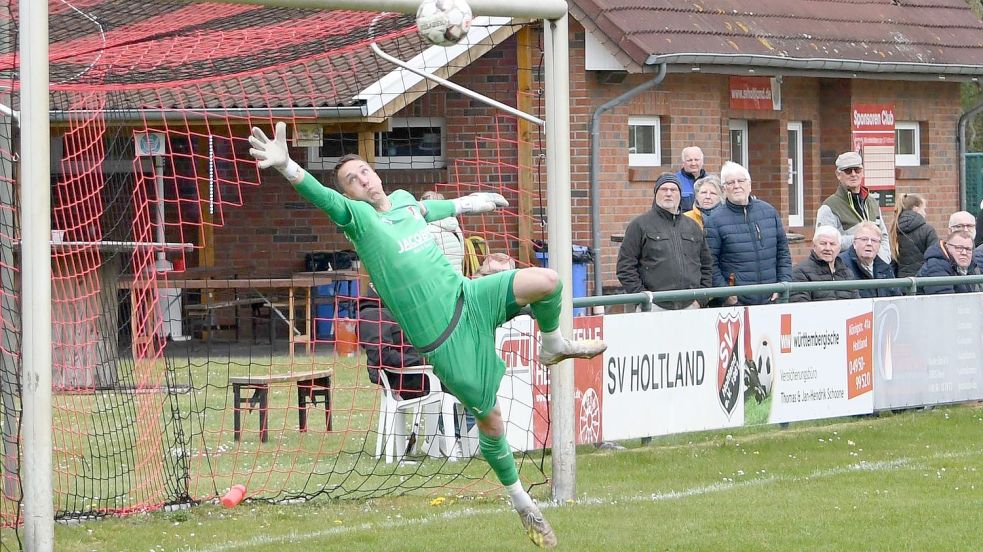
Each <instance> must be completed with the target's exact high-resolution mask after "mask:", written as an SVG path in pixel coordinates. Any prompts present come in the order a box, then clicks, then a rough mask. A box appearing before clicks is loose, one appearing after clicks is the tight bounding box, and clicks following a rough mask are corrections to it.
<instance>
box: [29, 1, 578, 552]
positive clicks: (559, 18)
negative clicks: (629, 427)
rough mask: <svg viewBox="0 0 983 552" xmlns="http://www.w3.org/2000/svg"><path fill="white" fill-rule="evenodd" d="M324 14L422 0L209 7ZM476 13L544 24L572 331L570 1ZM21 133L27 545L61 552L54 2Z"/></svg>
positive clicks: (570, 463) (405, 9)
mask: <svg viewBox="0 0 983 552" xmlns="http://www.w3.org/2000/svg"><path fill="white" fill-rule="evenodd" d="M211 1H213V2H215V1H218V2H222V3H235V4H259V5H266V6H278V7H288V8H308V9H319V10H331V9H347V10H356V11H376V12H399V13H410V14H413V13H416V10H417V8H418V7H419V4H420V0H211ZM469 4H470V5H471V9H472V11H473V12H474V14H475V15H489V16H510V17H517V18H530V19H544V20H545V24H544V42H545V54H546V55H545V75H544V77H545V91H546V120H547V121H548V124H547V125H546V152H547V164H546V166H547V197H548V202H549V207H548V211H547V217H548V232H549V242H550V243H549V245H550V249H552V250H553V252H554V254H553V255H551V256H550V265H551V267H552V268H553V269H555V270H556V271H557V272H558V273H559V275H560V278H561V281H562V282H563V285H564V294H563V313H562V315H561V317H560V329H561V330H562V331H563V332H564V333H565V334H566V335H570V334H571V332H572V331H573V317H572V307H573V299H572V295H571V290H572V289H573V288H572V285H571V283H572V271H573V266H572V260H571V257H570V255H560V254H557V253H556V252H560V251H565V252H569V251H571V250H572V239H571V228H570V212H571V208H570V94H569V78H568V74H569V69H568V66H569V57H568V56H569V47H568V29H567V17H568V15H567V3H566V2H565V1H564V0H536V1H535V2H530V1H529V0H469ZM19 9H20V29H19V31H20V41H19V49H20V53H21V57H20V60H21V66H20V69H21V73H20V75H21V96H22V97H21V114H20V115H21V117H20V120H22V121H30V122H31V123H30V124H28V125H24V126H22V127H21V128H20V131H21V135H20V153H21V155H20V160H21V172H20V175H21V186H20V190H21V194H22V195H21V209H22V211H23V216H22V217H21V221H22V228H21V236H22V240H23V241H22V257H21V258H22V262H23V272H22V281H23V286H22V293H23V295H22V301H23V303H22V311H23V347H22V352H23V356H22V363H23V368H22V370H23V371H22V378H23V382H24V385H23V403H22V404H23V405H24V411H23V420H22V424H23V425H22V427H23V429H22V432H23V433H22V434H23V439H24V441H23V443H24V449H23V451H24V457H25V458H31V461H30V462H26V463H25V464H26V466H25V469H24V472H23V477H24V485H23V488H24V494H23V496H24V530H25V542H24V546H25V548H26V549H27V550H31V551H39V552H46V551H50V550H52V548H53V546H54V509H53V489H52V473H51V472H52V450H51V446H52V440H51V265H50V263H51V261H50V259H51V245H50V233H51V216H50V209H51V197H50V189H49V182H50V178H51V174H50V162H49V156H50V152H49V148H50V142H49V140H50V136H49V133H50V124H49V121H50V113H49V99H48V82H49V75H48V3H47V2H46V1H38V0H20V2H19ZM572 362H573V361H572V360H567V361H565V362H564V364H563V365H561V366H559V367H556V368H554V369H553V370H552V371H551V372H550V393H551V401H550V408H551V412H550V418H551V420H552V428H551V433H552V438H553V446H552V451H553V454H552V465H553V473H552V493H553V500H554V501H556V502H558V503H561V504H562V503H563V502H566V501H568V500H573V499H575V498H576V448H575V447H576V441H575V434H574V415H573V406H574V377H573V366H572Z"/></svg>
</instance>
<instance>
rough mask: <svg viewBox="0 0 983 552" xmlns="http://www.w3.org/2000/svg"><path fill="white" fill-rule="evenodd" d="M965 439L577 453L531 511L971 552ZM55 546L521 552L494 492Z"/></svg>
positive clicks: (678, 443)
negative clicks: (570, 478)
mask: <svg viewBox="0 0 983 552" xmlns="http://www.w3.org/2000/svg"><path fill="white" fill-rule="evenodd" d="M981 431H983V409H980V408H979V407H977V406H961V407H939V408H936V409H934V410H931V411H917V412H915V411H913V412H906V413H903V414H900V415H886V416H881V417H866V418H850V419H841V420H832V421H824V422H815V423H800V424H792V425H791V426H790V427H789V428H788V429H786V430H780V429H778V428H777V427H771V426H758V427H752V428H742V429H735V430H731V431H729V432H706V433H699V434H688V435H675V436H669V437H664V438H656V439H655V440H654V441H653V443H652V444H651V445H648V446H644V447H642V446H638V445H637V444H636V443H631V445H633V446H632V447H630V448H629V449H628V450H622V451H607V450H605V451H600V450H596V449H594V448H593V447H586V448H583V449H581V450H580V451H579V455H578V463H577V469H578V495H577V496H578V497H579V498H578V500H577V501H576V503H571V504H564V505H561V506H559V507H550V508H548V509H547V510H546V511H545V513H546V516H547V517H548V518H549V519H550V520H551V521H552V523H553V525H554V527H555V529H556V532H557V534H558V537H559V540H560V548H561V549H566V550H711V549H721V550H978V549H979V546H980V545H979V543H980V538H979V534H980V529H979V526H980V521H981V517H980V512H983V481H981V479H980V473H981V472H983V443H981V441H980V439H979V436H980V434H981ZM547 464H548V461H547ZM547 492H548V489H545V488H543V487H537V488H536V489H534V494H536V495H538V496H539V497H540V498H542V497H544V496H545V495H546V493H547ZM445 494H447V495H448V496H446V497H445V496H444V495H445ZM55 535H56V542H57V544H56V549H57V550H59V551H66V552H75V551H89V550H99V551H103V550H138V551H148V550H153V551H164V550H168V551H172V550H202V551H225V550H228V551H232V550H236V551H238V550H256V551H258V550H270V551H274V550H301V549H303V550H345V551H355V550H462V549H467V550H513V549H523V548H525V549H532V545H531V544H530V543H528V542H527V541H526V539H525V536H524V535H523V534H522V532H521V531H520V528H519V522H518V519H517V518H516V516H515V514H513V513H512V512H511V510H510V509H509V508H508V507H507V505H506V503H505V501H504V499H502V498H501V496H500V493H499V492H498V491H492V492H488V493H482V492H477V491H474V490H465V491H463V492H462V491H458V492H452V493H446V492H441V491H435V492H432V493H429V494H427V495H426V496H421V495H419V494H414V495H408V496H401V497H390V498H380V499H374V500H330V499H315V500H313V501H311V502H307V503H302V504H269V503H263V502H251V503H243V504H241V505H240V506H238V507H237V508H235V509H231V510H226V509H223V508H221V507H220V506H217V505H213V504H205V505H201V506H198V507H195V508H191V509H188V510H180V511H175V512H156V513H152V514H141V515H136V516H131V517H128V518H125V519H106V520H99V521H91V522H86V523H83V524H75V525H61V524H59V525H57V526H56V529H55ZM11 537H12V534H11V532H10V531H9V530H8V531H6V532H5V533H4V543H5V545H6V544H7V543H8V542H10V541H8V540H7V539H8V538H11Z"/></svg>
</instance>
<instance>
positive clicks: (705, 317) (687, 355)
mask: <svg viewBox="0 0 983 552" xmlns="http://www.w3.org/2000/svg"><path fill="white" fill-rule="evenodd" d="M741 313H742V309H739V308H730V309H713V310H692V311H674V312H650V313H644V312H642V313H631V314H621V315H610V316H606V317H605V318H604V336H605V340H606V341H607V343H608V350H607V352H606V353H605V355H604V369H603V375H602V378H603V381H602V385H603V391H604V396H603V401H602V403H601V411H602V414H603V415H602V417H601V420H602V425H601V428H602V429H601V436H602V437H603V439H604V440H620V439H630V438H634V437H648V436H653V435H666V434H670V433H679V432H685V431H699V430H704V429H717V428H724V427H733V426H740V425H741V424H742V423H743V421H744V411H743V404H744V401H743V400H742V398H743V392H742V375H741V371H742V366H743V361H742V359H743V358H744V356H743V350H742V349H741V348H740V346H739V344H740V343H741V342H742V336H743V327H744V321H743V319H742V317H741Z"/></svg>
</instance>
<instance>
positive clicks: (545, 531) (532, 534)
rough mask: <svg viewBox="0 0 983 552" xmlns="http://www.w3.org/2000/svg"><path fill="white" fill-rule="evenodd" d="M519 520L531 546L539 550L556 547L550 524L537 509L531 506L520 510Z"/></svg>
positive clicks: (554, 535)
mask: <svg viewBox="0 0 983 552" xmlns="http://www.w3.org/2000/svg"><path fill="white" fill-rule="evenodd" d="M518 513H519V519H521V520H522V527H524V528H525V529H526V534H527V535H529V539H530V540H532V542H533V544H535V545H536V546H538V547H540V548H553V547H554V546H556V534H555V533H553V528H552V527H550V523H549V522H548V521H546V518H544V517H543V513H542V512H540V511H539V507H538V506H536V505H535V504H533V505H532V506H531V507H529V508H526V509H524V510H521V511H519V512H518Z"/></svg>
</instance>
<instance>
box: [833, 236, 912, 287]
mask: <svg viewBox="0 0 983 552" xmlns="http://www.w3.org/2000/svg"><path fill="white" fill-rule="evenodd" d="M840 258H841V259H843V263H844V264H846V267H847V268H849V269H850V271H851V272H853V275H854V277H855V279H857V280H876V279H881V278H894V269H893V268H891V265H889V264H887V263H885V262H884V261H882V260H881V258H880V257H874V273H873V274H871V273H870V272H867V269H865V268H864V267H863V266H861V264H860V259H859V258H857V250H856V249H854V248H853V247H851V248H850V249H847V250H846V251H844V252H843V253H840ZM896 295H901V290H900V289H898V288H877V289H862V290H860V297H863V298H864V299H867V298H870V297H894V296H896Z"/></svg>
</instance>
